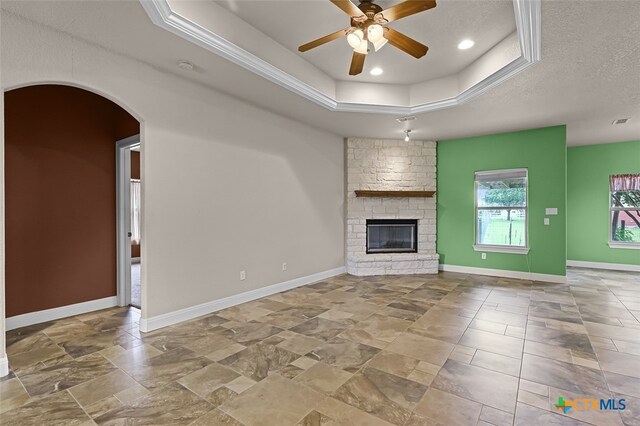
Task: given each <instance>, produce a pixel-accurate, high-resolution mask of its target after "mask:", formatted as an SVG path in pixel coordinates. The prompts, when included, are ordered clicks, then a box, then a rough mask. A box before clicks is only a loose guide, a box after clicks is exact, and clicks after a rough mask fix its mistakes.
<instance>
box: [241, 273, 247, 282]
mask: <svg viewBox="0 0 640 426" xmlns="http://www.w3.org/2000/svg"><path fill="white" fill-rule="evenodd" d="M246 278H247V273H246V272H245V271H240V281H244V280H245V279H246Z"/></svg>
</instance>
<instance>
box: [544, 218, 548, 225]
mask: <svg viewBox="0 0 640 426" xmlns="http://www.w3.org/2000/svg"><path fill="white" fill-rule="evenodd" d="M544 224H545V225H548V224H549V218H548V217H545V218H544Z"/></svg>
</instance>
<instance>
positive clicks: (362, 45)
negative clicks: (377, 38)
mask: <svg viewBox="0 0 640 426" xmlns="http://www.w3.org/2000/svg"><path fill="white" fill-rule="evenodd" d="M353 50H354V51H355V52H356V53H362V54H363V55H366V54H367V53H368V51H369V43H367V40H364V39H363V40H362V42H360V46H358V47H356V48H354V49H353Z"/></svg>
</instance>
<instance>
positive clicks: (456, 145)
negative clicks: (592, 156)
mask: <svg viewBox="0 0 640 426" xmlns="http://www.w3.org/2000/svg"><path fill="white" fill-rule="evenodd" d="M566 140H567V137H566V127H565V126H555V127H546V128H542V129H534V130H524V131H519V132H510V133H502V134H498V135H490V136H477V137H470V138H464V139H452V140H446V141H439V142H438V146H437V155H438V158H437V161H438V163H437V164H438V192H437V217H438V220H437V227H438V241H437V250H438V253H439V254H440V263H443V264H446V265H458V266H470V267H475V268H488V269H502V270H509V271H521V272H527V271H530V272H534V273H539V274H552V275H566V250H567V239H566V210H567V209H566V152H567V150H566ZM521 167H524V168H527V169H528V170H529V211H528V215H529V248H530V251H529V254H528V255H521V254H520V255H519V254H507V253H491V252H488V253H487V259H486V260H482V258H481V253H480V252H476V251H474V250H473V244H474V240H475V236H474V222H475V208H474V172H476V171H481V170H498V169H514V168H521ZM547 207H557V208H558V215H557V216H549V217H550V219H551V224H550V225H548V226H545V225H544V218H545V208H547Z"/></svg>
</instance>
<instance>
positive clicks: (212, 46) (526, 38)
mask: <svg viewBox="0 0 640 426" xmlns="http://www.w3.org/2000/svg"><path fill="white" fill-rule="evenodd" d="M541 1H542V0H513V9H514V12H515V20H516V29H517V33H518V39H519V44H520V52H521V54H520V57H518V58H517V59H515V60H514V61H512V62H510V63H509V64H507V65H505V66H504V67H502V68H500V69H498V70H496V71H495V72H494V73H493V74H491V75H489V76H488V77H486V78H484V79H483V80H481V81H480V82H478V83H476V84H475V85H473V86H471V87H470V88H468V89H466V90H464V91H462V92H461V93H460V94H458V95H457V96H455V97H451V98H447V99H441V100H437V101H432V102H426V103H422V104H417V105H412V106H394V105H380V104H366V103H351V102H338V101H337V100H335V99H333V98H331V97H330V96H327V95H325V94H324V93H322V92H321V91H319V90H318V89H316V88H314V87H313V86H311V85H309V84H307V83H305V82H304V81H302V80H300V79H299V78H297V77H294V76H292V75H291V74H289V73H287V72H285V71H283V70H281V69H280V68H278V67H276V66H274V65H272V64H270V63H269V62H267V61H265V60H263V59H261V58H259V57H257V56H256V55H254V54H252V53H250V52H248V51H246V50H244V49H242V48H240V47H238V46H236V45H235V44H233V43H232V42H230V41H229V40H226V39H225V38H223V37H220V36H219V35H217V34H215V33H213V32H212V31H210V30H208V29H206V28H203V27H202V26H200V25H198V24H197V23H195V22H193V21H190V20H189V19H186V18H184V17H183V16H181V15H179V14H177V13H175V12H174V11H172V10H171V6H170V5H169V3H168V1H167V0H140V3H141V4H142V7H143V8H144V10H145V11H146V13H147V15H149V18H150V19H151V21H152V22H153V23H154V24H156V25H157V26H159V27H161V28H163V29H165V30H167V31H170V32H172V33H174V34H176V35H177V36H179V37H182V38H184V39H185V40H187V41H190V42H192V43H194V44H197V45H198V46H201V47H203V48H205V49H207V50H208V51H210V52H212V53H215V54H216V55H219V56H221V57H223V58H225V59H227V60H229V61H231V62H233V63H234V64H236V65H239V66H241V67H243V68H245V69H247V70H249V71H251V72H253V73H255V74H257V75H259V76H261V77H263V78H265V79H267V80H269V81H271V82H273V83H275V84H277V85H279V86H281V87H283V88H285V89H287V90H289V91H290V92H292V93H295V94H297V95H299V96H302V97H303V98H305V99H308V100H310V101H312V102H315V103H316V104H318V105H320V106H322V107H324V108H326V109H328V110H330V111H340V112H359V113H374V114H395V115H408V114H419V113H424V112H429V111H436V110H440V109H444V108H451V107H454V106H457V105H462V104H464V103H466V102H468V101H470V100H471V99H473V98H475V97H477V96H479V95H481V94H482V93H484V92H486V91H488V90H490V89H492V88H493V87H496V86H497V85H499V84H501V83H502V82H504V81H506V80H508V79H509V78H511V77H513V76H515V75H516V74H518V73H520V72H522V71H524V70H525V69H526V68H528V67H530V66H531V65H533V64H535V63H536V62H538V61H539V60H540V44H541V8H542V5H541Z"/></svg>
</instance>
